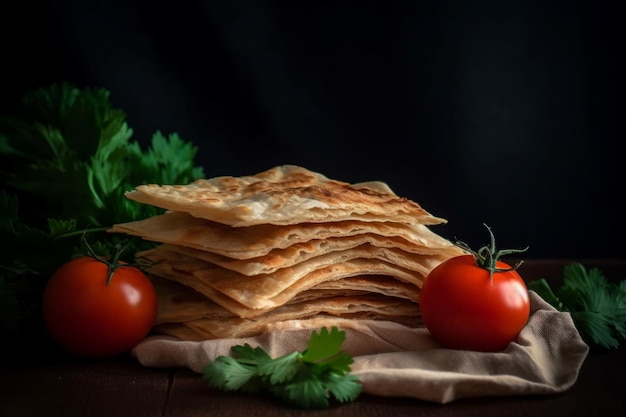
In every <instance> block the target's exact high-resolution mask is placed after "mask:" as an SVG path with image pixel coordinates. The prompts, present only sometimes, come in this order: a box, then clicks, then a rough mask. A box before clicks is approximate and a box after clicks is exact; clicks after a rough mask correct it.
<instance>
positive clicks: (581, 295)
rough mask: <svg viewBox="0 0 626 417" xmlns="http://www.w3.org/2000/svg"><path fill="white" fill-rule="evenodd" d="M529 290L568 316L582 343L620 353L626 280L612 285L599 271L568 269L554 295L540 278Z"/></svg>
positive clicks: (623, 337)
mask: <svg viewBox="0 0 626 417" xmlns="http://www.w3.org/2000/svg"><path fill="white" fill-rule="evenodd" d="M528 289H530V290H533V291H535V292H536V293H537V294H538V295H539V296H541V298H543V299H544V300H545V301H547V302H548V303H549V304H551V305H552V306H553V307H554V308H556V309H557V310H559V311H565V312H569V313H570V314H571V316H572V320H573V321H574V324H575V325H576V328H577V329H578V331H579V332H580V334H581V336H582V337H583V339H584V340H585V341H586V342H587V343H588V344H589V345H591V346H593V347H600V348H605V349H617V348H618V347H619V345H620V343H621V342H624V341H626V280H622V281H621V282H620V283H614V282H609V281H608V280H607V279H606V277H605V276H604V275H603V273H602V271H601V270H600V269H599V268H590V269H587V268H585V267H584V266H583V265H582V264H580V263H572V264H569V265H566V266H565V267H564V269H563V284H562V285H561V286H560V287H559V288H557V289H556V290H555V291H553V290H552V288H550V285H549V284H548V282H547V281H546V280H545V278H541V279H539V280H536V281H532V282H530V283H528Z"/></svg>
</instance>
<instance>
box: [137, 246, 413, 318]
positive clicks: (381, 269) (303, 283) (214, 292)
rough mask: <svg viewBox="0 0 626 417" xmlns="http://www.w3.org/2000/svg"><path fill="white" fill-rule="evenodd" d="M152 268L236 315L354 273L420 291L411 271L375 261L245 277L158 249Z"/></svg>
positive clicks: (264, 309)
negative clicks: (383, 278) (388, 278)
mask: <svg viewBox="0 0 626 417" xmlns="http://www.w3.org/2000/svg"><path fill="white" fill-rule="evenodd" d="M145 257H146V258H147V259H148V260H150V261H153V262H154V264H153V265H152V266H150V267H148V268H147V269H146V271H147V272H148V273H150V274H152V275H154V276H157V277H160V278H165V279H171V280H174V281H177V282H179V283H182V284H184V285H187V286H189V287H191V288H193V289H195V290H196V291H198V292H200V293H202V294H204V295H205V296H207V297H209V298H210V299H212V300H213V301H215V302H216V303H218V304H220V305H222V306H223V307H224V308H226V309H227V310H229V311H232V312H233V313H235V314H237V315H238V316H240V317H247V318H249V317H255V316H258V315H261V314H263V313H265V312H267V311H269V310H272V309H274V308H277V307H279V306H281V305H284V304H286V303H287V302H289V300H291V299H292V298H293V297H294V296H295V295H297V294H298V293H300V292H302V291H305V290H308V289H310V288H313V287H315V286H317V285H320V284H322V283H324V282H327V281H334V280H339V279H342V278H347V277H355V276H359V275H386V276H392V277H394V278H395V279H399V280H401V281H404V282H405V283H410V284H412V285H415V286H416V287H418V288H419V287H421V284H422V282H423V279H424V277H423V276H420V275H419V274H418V273H416V272H415V271H411V270H408V269H406V268H403V267H401V266H398V265H394V264H391V263H388V262H384V261H380V260H377V259H366V258H356V259H348V260H345V261H342V262H339V263H333V262H330V263H328V264H316V265H314V266H313V267H311V266H308V265H304V264H303V265H296V266H295V267H293V268H283V269H280V270H278V271H277V272H275V273H272V274H262V275H256V276H252V277H249V276H245V275H242V274H239V273H237V272H235V271H231V270H227V269H225V268H221V267H219V266H217V265H214V264H210V263H208V262H205V261H202V260H200V259H197V258H191V257H187V256H185V255H181V254H179V253H175V252H174V253H171V252H168V251H167V250H161V251H160V252H158V256H157V255H154V256H152V255H147V256H145Z"/></svg>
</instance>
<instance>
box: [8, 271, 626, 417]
mask: <svg viewBox="0 0 626 417" xmlns="http://www.w3.org/2000/svg"><path fill="white" fill-rule="evenodd" d="M568 262H573V261H572V260H563V259H562V260H533V261H526V263H525V264H524V265H523V266H522V269H521V270H520V272H521V273H522V275H523V276H524V278H525V279H526V280H534V279H537V278H541V277H543V278H546V279H547V280H548V281H549V282H550V283H551V284H552V285H558V284H559V283H560V282H561V277H562V268H563V265H565V264H566V263H568ZM578 262H581V263H583V264H584V265H585V266H598V267H600V268H601V270H602V271H603V272H604V274H605V276H607V278H609V279H610V280H621V279H624V278H626V260H624V261H622V260H612V261H590V260H589V261H586V260H582V261H580V260H578ZM3 342H4V341H3ZM0 372H1V375H2V389H0V417H21V416H67V417H73V416H77V417H78V416H80V417H87V416H106V417H126V416H132V417H143V416H146V417H147V416H149V417H169V416H176V417H185V416H220V417H227V416H247V417H255V416H295V415H304V414H311V415H315V416H371V417H378V416H380V417H388V416H404V415H406V416H416V417H417V416H419V417H429V416H464V417H471V416H480V417H490V416H537V417H543V416H546V417H554V416H569V417H575V416H585V417H590V416H611V417H613V416H614V417H621V416H626V400H625V398H626V395H625V394H626V349H625V348H624V346H622V347H621V348H620V349H619V350H617V351H594V350H592V351H591V352H590V354H589V356H588V357H587V359H586V360H585V363H584V364H583V366H582V369H581V372H580V376H579V379H578V381H577V382H576V384H575V385H574V386H573V387H572V388H571V389H570V390H568V391H567V392H565V393H562V394H556V395H547V396H507V397H495V398H494V397H491V398H479V399H471V400H458V401H456V402H452V403H449V404H445V405H441V404H434V403H429V402H424V401H419V400H415V399H409V398H386V397H377V396H371V395H361V396H360V397H359V398H358V399H357V401H355V402H354V403H350V404H344V405H332V406H331V407H330V408H328V409H324V410H308V411H307V410H298V409H294V408H290V407H287V406H285V405H283V404H282V403H278V402H276V401H275V400H273V399H272V398H270V397H265V396H252V395H246V394H241V393H224V392H221V391H217V390H214V389H211V388H209V387H208V386H207V384H206V382H205V381H204V380H203V379H202V378H201V376H200V375H199V374H196V373H193V372H191V371H189V370H187V369H152V368H146V367H143V366H141V365H140V364H139V363H138V362H137V361H136V360H134V359H133V358H130V357H120V358H114V359H106V360H86V359H79V358H75V357H72V356H70V355H68V354H64V353H63V352H60V351H58V350H55V349H54V348H51V347H49V346H47V345H45V344H42V346H37V345H33V346H31V352H27V351H24V352H23V355H18V357H17V358H16V357H15V355H13V356H5V355H3V360H2V365H0Z"/></svg>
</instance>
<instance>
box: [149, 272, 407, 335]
mask: <svg viewBox="0 0 626 417" xmlns="http://www.w3.org/2000/svg"><path fill="white" fill-rule="evenodd" d="M150 278H151V280H152V282H153V285H154V288H155V290H156V293H157V296H158V299H159V304H158V305H159V309H158V312H157V317H156V320H155V325H160V324H163V323H184V322H190V321H194V320H200V319H208V320H214V321H222V320H231V319H234V318H239V316H237V315H236V314H234V313H233V312H231V311H229V310H227V309H225V308H224V307H222V306H221V305H219V304H217V303H215V302H214V301H213V300H211V299H210V298H208V297H206V296H205V295H203V294H201V293H199V292H197V291H196V290H194V289H193V288H191V287H188V286H186V285H182V284H180V283H178V282H175V281H171V280H167V279H161V278H158V277H154V276H151V277H150ZM395 281H396V280H395V279H394V278H392V277H385V276H357V277H349V278H344V279H341V280H337V281H332V282H327V283H322V284H320V285H318V286H315V287H313V288H311V289H309V290H306V291H302V292H300V293H298V294H296V295H295V296H294V297H293V298H292V299H291V300H290V301H289V302H287V303H286V304H285V305H302V306H305V305H306V306H307V307H305V308H304V310H307V309H310V308H311V306H310V305H314V304H322V303H324V302H325V301H324V300H328V299H335V298H337V297H345V298H346V299H349V298H351V299H356V298H357V297H363V296H367V297H370V299H382V300H385V299H387V298H389V297H391V298H390V299H395V300H405V301H411V302H412V303H411V304H414V302H415V301H416V299H417V297H418V294H419V290H418V289H416V288H415V287H414V286H413V285H410V284H406V283H404V284H403V283H400V284H398V283H396V282H395ZM372 297H376V298H372ZM377 302H378V303H379V304H380V300H378V301H377ZM392 304H393V303H389V304H387V309H389V308H390V307H389V306H391V305H392ZM398 305H401V306H405V303H398ZM403 308H405V307H403ZM352 310H354V308H352ZM272 311H274V310H272ZM309 311H310V310H309ZM416 311H417V310H415V309H412V310H411V311H410V314H411V316H412V317H415V316H416ZM349 312H350V311H348V309H346V310H345V311H339V310H338V309H337V307H336V306H335V309H334V313H335V314H339V313H344V314H345V313H349ZM283 313H284V310H283ZM391 313H393V314H394V315H397V316H400V315H401V313H402V312H401V311H400V310H397V311H395V312H389V313H388V314H391ZM296 316H297V317H300V318H301V317H302V314H301V313H295V314H293V315H290V316H285V315H284V314H283V316H282V319H289V320H290V319H294V318H296ZM252 320H257V319H256V318H252ZM413 321H414V322H415V320H413Z"/></svg>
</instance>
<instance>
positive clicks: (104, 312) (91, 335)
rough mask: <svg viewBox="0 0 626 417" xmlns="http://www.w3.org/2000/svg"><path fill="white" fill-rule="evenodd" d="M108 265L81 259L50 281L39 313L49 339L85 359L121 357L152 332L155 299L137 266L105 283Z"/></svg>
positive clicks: (118, 272) (125, 268)
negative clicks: (50, 337) (42, 316)
mask: <svg viewBox="0 0 626 417" xmlns="http://www.w3.org/2000/svg"><path fill="white" fill-rule="evenodd" d="M107 275H108V265H107V264H105V263H104V262H101V261H99V260H97V259H95V258H92V257H87V256H85V257H80V258H76V259H73V260H71V261H69V262H67V263H65V264H64V265H62V266H61V267H60V268H59V269H57V271H56V272H55V273H54V274H53V275H52V276H51V277H50V280H49V281H48V283H47V285H46V288H45V290H44V294H43V306H42V308H43V315H44V320H45V323H46V326H47V328H48V331H49V332H50V335H51V336H52V338H53V339H55V340H56V342H57V343H58V344H59V345H60V346H62V347H63V348H65V349H66V350H68V351H70V352H72V353H75V354H78V355H80V356H85V357H107V356H114V355H118V354H121V353H123V352H126V351H128V350H129V349H131V348H132V347H133V346H135V345H136V344H137V343H138V342H139V341H141V339H143V338H144V337H145V336H146V335H147V334H148V333H149V332H150V330H151V328H152V325H153V324H154V320H155V318H156V314H157V296H156V291H155V289H154V287H153V285H152V283H151V281H150V280H149V279H148V278H147V277H146V275H145V274H144V273H143V272H142V271H141V270H140V269H138V268H135V267H132V266H119V267H117V268H116V269H115V271H114V273H113V276H112V278H111V281H110V282H109V284H108V285H107V284H106V281H107Z"/></svg>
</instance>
